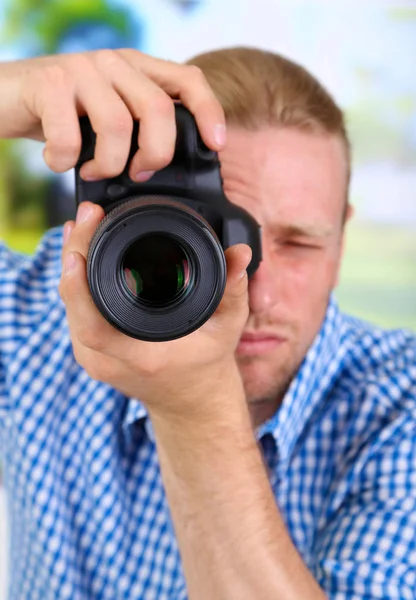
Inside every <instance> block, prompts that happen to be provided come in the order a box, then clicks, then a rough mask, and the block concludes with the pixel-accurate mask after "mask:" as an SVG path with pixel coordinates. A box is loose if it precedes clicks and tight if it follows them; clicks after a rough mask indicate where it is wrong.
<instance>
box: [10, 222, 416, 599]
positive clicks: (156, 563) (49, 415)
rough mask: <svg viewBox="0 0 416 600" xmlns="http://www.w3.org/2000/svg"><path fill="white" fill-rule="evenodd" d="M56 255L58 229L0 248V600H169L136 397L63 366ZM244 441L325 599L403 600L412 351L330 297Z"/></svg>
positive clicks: (161, 504)
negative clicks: (2, 598)
mask: <svg viewBox="0 0 416 600" xmlns="http://www.w3.org/2000/svg"><path fill="white" fill-rule="evenodd" d="M61 250H62V227H55V228H53V229H50V230H49V231H47V232H46V233H45V234H44V236H43V237H42V239H41V241H40V243H39V245H38V246H37V248H36V251H35V253H34V255H33V256H25V255H22V254H19V253H16V252H12V251H10V249H8V248H7V247H6V246H5V245H4V244H1V243H0V450H1V456H2V459H3V468H4V481H5V485H6V489H7V492H8V509H9V530H10V532H11V536H10V538H11V539H10V548H9V557H10V558H9V566H10V582H9V599H10V600H26V599H30V600H37V599H39V600H40V599H41V600H49V599H51V600H52V599H57V600H58V599H59V600H63V599H65V598H70V599H71V600H81V599H82V600H84V599H103V600H104V599H107V598H108V599H109V600H116V599H124V598H126V599H127V598H128V599H133V598H134V599H145V600H151V599H155V600H164V599H169V600H183V599H185V598H186V597H187V592H186V584H185V580H184V576H183V571H182V566H181V560H180V555H179V551H178V545H177V541H176V539H175V535H174V530H173V525H172V521H171V518H170V513H169V507H168V504H167V501H166V497H165V493H164V488H163V483H162V480H161V475H160V470H159V464H158V457H157V453H156V448H155V443H154V435H153V430H152V425H151V422H150V420H149V419H148V418H147V415H146V411H145V409H144V407H143V406H142V404H141V403H140V400H139V399H138V398H128V397H126V396H124V395H123V394H121V393H120V392H119V391H117V390H115V389H113V388H111V387H110V386H109V385H107V384H105V383H102V382H99V381H96V380H94V379H92V378H91V377H89V376H88V375H87V373H86V372H85V370H84V369H83V368H82V367H81V366H80V365H78V363H77V362H76V360H75V358H74V354H73V350H72V346H71V340H70V336H69V329H68V323H67V319H66V313H65V305H64V303H63V302H62V300H61V298H60V296H59V293H58V285H59V281H60V276H61ZM256 437H257V439H258V441H259V444H260V447H261V449H262V451H263V453H264V458H265V464H266V466H267V470H268V473H269V478H270V485H271V486H272V489H273V491H274V494H275V497H276V503H277V505H278V507H279V509H280V511H281V514H282V516H283V518H284V520H285V522H286V524H287V527H288V530H289V532H290V535H291V537H292V539H293V542H294V544H295V545H296V547H297V548H298V550H299V552H300V554H301V556H302V557H303V560H304V561H305V564H306V565H307V567H308V568H309V569H310V570H311V572H312V573H313V575H314V576H315V578H316V579H317V581H318V582H319V584H320V585H321V586H322V588H323V589H324V590H325V592H326V594H327V596H328V597H329V598H333V599H336V600H344V599H349V600H363V599H364V598H365V599H367V600H369V599H370V598H371V599H372V598H389V599H397V600H398V599H401V600H404V599H409V600H410V599H414V598H416V339H415V336H414V335H413V334H412V333H410V332H406V331H404V330H395V331H384V330H382V329H379V328H376V327H373V326H371V325H369V324H366V323H364V322H362V321H359V320H357V319H355V318H352V317H349V316H346V315H343V314H342V313H341V312H340V311H339V310H338V309H337V306H336V303H335V300H334V298H331V300H330V303H329V306H328V310H327V314H326V317H325V320H324V323H323V325H322V328H321V330H320V332H319V334H318V335H317V337H316V339H315V340H314V342H313V344H312V346H311V348H310V349H309V351H308V353H307V355H306V357H305V359H304V361H303V363H302V365H301V367H300V369H299V371H298V374H297V376H296V378H295V379H294V380H293V381H292V383H291V386H290V388H289V390H288V392H287V394H286V396H285V398H284V401H283V404H282V405H281V407H280V409H279V410H278V412H277V413H276V414H275V415H274V416H273V417H272V418H271V419H270V420H269V421H268V422H266V423H264V424H263V425H262V426H261V427H260V428H259V430H257V431H256ZM241 538H242V539H244V531H242V532H241ZM201 543H202V541H201Z"/></svg>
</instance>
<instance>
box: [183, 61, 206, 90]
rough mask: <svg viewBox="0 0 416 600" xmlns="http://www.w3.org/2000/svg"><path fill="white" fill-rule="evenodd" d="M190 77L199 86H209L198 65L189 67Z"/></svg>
mask: <svg viewBox="0 0 416 600" xmlns="http://www.w3.org/2000/svg"><path fill="white" fill-rule="evenodd" d="M186 68H187V70H188V77H190V78H191V79H192V80H193V81H195V83H197V84H198V85H205V86H206V85H208V82H207V80H206V77H205V75H204V73H203V71H202V69H201V68H200V67H197V66H196V65H187V67H186Z"/></svg>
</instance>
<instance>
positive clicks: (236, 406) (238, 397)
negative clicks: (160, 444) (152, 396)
mask: <svg viewBox="0 0 416 600" xmlns="http://www.w3.org/2000/svg"><path fill="white" fill-rule="evenodd" d="M186 383H187V386H186V388H182V390H181V391H180V392H178V391H176V392H174V396H175V397H174V398H173V397H172V398H166V402H164V403H158V404H157V405H156V406H149V408H148V412H149V416H150V418H151V420H152V423H153V426H154V428H155V432H157V431H158V430H160V431H163V432H165V431H166V432H170V433H172V434H174V433H175V432H176V431H181V432H183V431H184V430H188V431H190V432H194V431H199V430H202V429H205V430H207V431H209V430H211V429H212V426H213V425H215V427H220V426H223V427H229V424H230V423H235V420H236V417H237V415H238V414H240V413H241V411H243V413H244V415H246V413H247V416H248V415H249V413H248V408H247V404H246V398H245V392H244V385H243V381H242V379H241V375H240V372H239V368H238V365H237V363H236V361H235V359H234V357H232V359H231V360H229V361H223V362H222V363H221V364H218V365H215V366H210V367H208V368H207V369H206V370H204V372H201V371H198V373H197V374H195V377H190V378H189V380H188V381H187V382H186Z"/></svg>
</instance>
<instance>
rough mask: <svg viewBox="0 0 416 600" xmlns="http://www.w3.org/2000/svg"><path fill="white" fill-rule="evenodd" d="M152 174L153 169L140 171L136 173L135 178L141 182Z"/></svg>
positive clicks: (153, 172)
mask: <svg viewBox="0 0 416 600" xmlns="http://www.w3.org/2000/svg"><path fill="white" fill-rule="evenodd" d="M154 174H155V171H140V173H137V175H136V177H135V180H136V181H141V182H143V181H147V180H148V179H150V178H151V177H152V175H154Z"/></svg>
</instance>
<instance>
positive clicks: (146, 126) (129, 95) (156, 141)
mask: <svg viewBox="0 0 416 600" xmlns="http://www.w3.org/2000/svg"><path fill="white" fill-rule="evenodd" d="M99 56H100V57H101V58H100V61H99V62H100V67H101V68H102V69H103V68H104V67H105V72H106V76H107V77H108V78H109V80H110V82H111V84H112V86H113V87H114V89H115V91H116V92H117V93H118V94H119V96H120V97H121V98H122V99H123V101H124V103H125V104H126V106H127V107H128V109H129V111H130V113H131V115H132V116H133V118H134V120H136V121H140V131H139V140H138V142H139V150H138V152H137V153H136V155H135V156H134V157H133V159H132V161H131V164H130V168H129V175H130V178H131V179H132V180H137V178H138V177H137V176H139V180H140V181H142V180H143V177H142V174H143V173H144V172H149V173H148V174H149V175H150V173H151V172H154V171H156V170H158V169H162V168H163V167H166V166H167V165H168V164H169V163H170V162H171V161H172V159H173V155H174V152H175V143H176V121H175V106H174V103H173V102H172V99H171V98H170V97H169V96H168V95H167V94H166V93H165V92H164V91H163V90H162V89H161V88H160V87H159V86H157V85H156V84H155V83H153V81H151V80H150V79H148V78H147V77H146V76H145V75H143V74H142V73H141V72H140V71H139V70H135V69H134V68H133V67H132V66H131V64H130V63H129V62H128V61H126V60H124V58H122V57H119V56H118V55H114V53H112V54H107V53H104V54H100V55H99ZM114 57H115V60H114ZM105 63H106V64H105ZM91 108H92V107H91ZM129 143H130V140H129Z"/></svg>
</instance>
